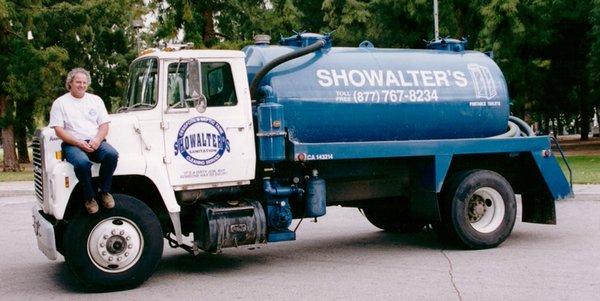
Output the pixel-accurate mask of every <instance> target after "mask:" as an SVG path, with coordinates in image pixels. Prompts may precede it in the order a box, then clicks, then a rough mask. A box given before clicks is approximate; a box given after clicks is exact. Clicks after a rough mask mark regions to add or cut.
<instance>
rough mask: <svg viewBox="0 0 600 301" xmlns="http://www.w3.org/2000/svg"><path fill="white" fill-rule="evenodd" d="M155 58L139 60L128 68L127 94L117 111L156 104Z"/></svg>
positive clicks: (149, 106)
mask: <svg viewBox="0 0 600 301" xmlns="http://www.w3.org/2000/svg"><path fill="white" fill-rule="evenodd" d="M157 66H158V64H157V60H156V59H155V58H150V59H145V60H140V61H137V62H135V63H133V64H132V65H131V68H130V69H129V83H128V87H127V95H126V96H125V97H124V99H123V102H122V103H121V104H120V107H119V109H118V110H117V112H122V111H127V110H131V109H150V108H153V107H154V106H156V100H157V93H158V81H157V80H158V73H157V71H158V69H157Z"/></svg>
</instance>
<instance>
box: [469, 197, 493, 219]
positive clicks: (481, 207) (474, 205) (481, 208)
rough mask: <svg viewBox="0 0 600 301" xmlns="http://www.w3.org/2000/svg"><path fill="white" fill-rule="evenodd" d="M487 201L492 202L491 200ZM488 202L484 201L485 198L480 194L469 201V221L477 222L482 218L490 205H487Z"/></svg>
mask: <svg viewBox="0 0 600 301" xmlns="http://www.w3.org/2000/svg"><path fill="white" fill-rule="evenodd" d="M487 201H488V202H489V203H491V201H490V200H487ZM488 202H486V201H484V200H483V198H481V196H478V195H474V196H473V197H472V198H471V200H470V201H469V221H470V222H471V223H476V222H478V221H480V220H481V218H482V217H483V216H484V215H485V212H486V211H487V207H489V205H487V203H488Z"/></svg>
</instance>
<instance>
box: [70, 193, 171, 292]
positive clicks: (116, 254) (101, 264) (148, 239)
mask: <svg viewBox="0 0 600 301" xmlns="http://www.w3.org/2000/svg"><path fill="white" fill-rule="evenodd" d="M113 197H114V199H115V202H116V206H115V207H114V208H113V209H101V210H100V212H98V213H96V214H93V215H89V214H87V213H85V212H82V214H80V215H78V216H77V217H75V218H74V219H73V220H71V221H70V222H69V224H68V225H67V229H66V231H65V235H64V243H63V246H64V256H65V261H66V263H67V265H68V267H69V269H70V270H71V271H72V272H73V274H74V275H75V277H76V278H77V279H79V280H80V281H81V282H82V283H83V284H84V285H85V286H86V288H88V289H90V290H94V291H112V290H121V289H128V288H133V287H136V286H138V285H140V284H141V283H143V282H144V281H146V279H148V277H150V275H152V273H153V272H154V270H155V269H156V266H157V265H158V262H159V260H160V258H161V256H162V251H163V235H162V229H161V226H160V222H159V220H158V218H157V217H156V215H155V214H154V212H152V210H151V209H150V208H149V207H148V206H147V205H146V204H144V203H143V202H141V201H140V200H138V199H136V198H134V197H131V196H127V195H121V194H113ZM82 206H83V205H82Z"/></svg>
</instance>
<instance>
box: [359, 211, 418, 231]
mask: <svg viewBox="0 0 600 301" xmlns="http://www.w3.org/2000/svg"><path fill="white" fill-rule="evenodd" d="M361 210H362V212H363V214H364V215H365V217H366V218H367V220H368V221H369V222H370V223H371V224H372V225H373V226H375V227H377V228H379V229H382V230H384V231H387V232H395V233H416V232H419V231H421V230H423V228H424V227H425V224H424V223H422V222H418V221H411V220H410V219H408V218H407V217H405V216H403V214H402V213H401V212H397V210H390V208H384V207H369V208H363V209H361Z"/></svg>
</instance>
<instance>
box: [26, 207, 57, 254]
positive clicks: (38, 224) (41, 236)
mask: <svg viewBox="0 0 600 301" xmlns="http://www.w3.org/2000/svg"><path fill="white" fill-rule="evenodd" d="M31 211H32V217H33V233H34V234H35V237H36V238H37V245H38V249H40V251H42V253H44V255H46V257H48V259H50V260H56V253H57V252H56V240H55V237H54V226H52V224H51V223H50V222H49V221H48V220H46V219H45V218H44V216H42V214H41V213H40V207H39V206H37V205H35V206H33V208H32V210H31Z"/></svg>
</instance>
